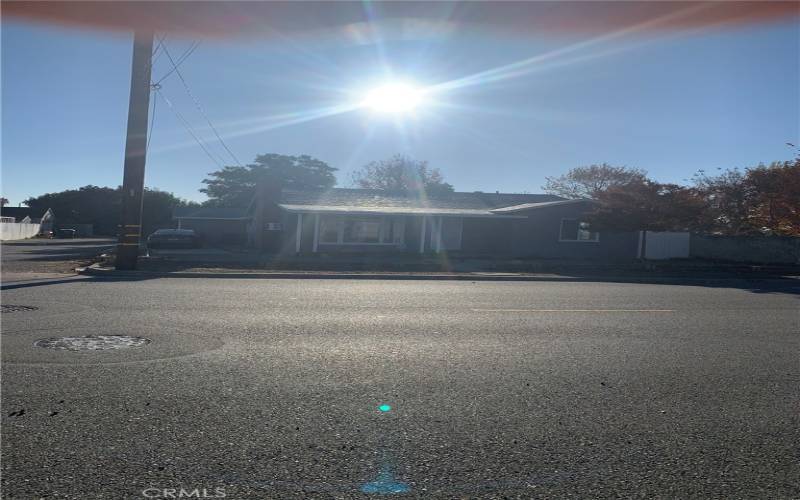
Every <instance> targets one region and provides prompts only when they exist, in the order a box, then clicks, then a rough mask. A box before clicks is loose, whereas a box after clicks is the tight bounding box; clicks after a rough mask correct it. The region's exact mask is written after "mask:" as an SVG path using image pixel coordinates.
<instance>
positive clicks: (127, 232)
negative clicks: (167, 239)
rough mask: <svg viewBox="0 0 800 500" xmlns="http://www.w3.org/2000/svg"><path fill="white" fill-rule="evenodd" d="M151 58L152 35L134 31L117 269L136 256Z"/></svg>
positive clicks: (128, 266) (133, 262)
mask: <svg viewBox="0 0 800 500" xmlns="http://www.w3.org/2000/svg"><path fill="white" fill-rule="evenodd" d="M152 55H153V33H152V32H146V31H136V32H135V33H134V36H133V64H132V67H131V97H130V102H129V104H128V138H127V140H126V142H125V171H124V173H123V177H122V223H121V224H120V227H119V240H118V243H117V260H116V267H117V269H136V260H137V258H138V257H139V240H140V239H141V236H142V198H143V194H144V166H145V160H146V155H147V117H148V111H149V107H150V67H151V64H152V61H151V59H152Z"/></svg>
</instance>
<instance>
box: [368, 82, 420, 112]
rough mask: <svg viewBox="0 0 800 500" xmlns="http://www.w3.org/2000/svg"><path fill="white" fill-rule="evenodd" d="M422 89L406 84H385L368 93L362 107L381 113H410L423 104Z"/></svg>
mask: <svg viewBox="0 0 800 500" xmlns="http://www.w3.org/2000/svg"><path fill="white" fill-rule="evenodd" d="M423 97H424V92H423V90H422V89H421V88H419V87H417V86H415V85H412V84H410V83H404V82H392V83H385V84H383V85H380V86H378V87H375V88H373V89H372V90H370V91H369V92H367V95H366V97H365V98H364V101H363V102H362V105H363V106H364V107H365V108H369V109H371V110H372V111H375V112H379V113H394V114H401V113H410V112H412V111H414V110H415V109H416V108H417V107H419V105H420V104H421V103H422V101H423Z"/></svg>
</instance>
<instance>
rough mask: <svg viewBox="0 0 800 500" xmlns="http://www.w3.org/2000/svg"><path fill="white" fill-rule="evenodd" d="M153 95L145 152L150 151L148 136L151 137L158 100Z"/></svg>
mask: <svg viewBox="0 0 800 500" xmlns="http://www.w3.org/2000/svg"><path fill="white" fill-rule="evenodd" d="M150 88H151V89H152V90H154V91H157V90H158V87H156V86H155V85H151V87H150ZM153 97H154V99H153V111H152V112H151V113H150V130H149V131H148V132H147V144H146V145H145V147H144V151H145V153H147V152H148V151H150V138H151V137H153V127H154V126H155V123H156V102H158V99H155V96H153Z"/></svg>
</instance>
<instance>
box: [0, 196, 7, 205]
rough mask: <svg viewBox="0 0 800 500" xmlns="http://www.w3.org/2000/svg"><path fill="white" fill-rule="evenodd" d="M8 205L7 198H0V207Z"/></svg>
mask: <svg viewBox="0 0 800 500" xmlns="http://www.w3.org/2000/svg"><path fill="white" fill-rule="evenodd" d="M6 205H8V198H0V207H4V206H6Z"/></svg>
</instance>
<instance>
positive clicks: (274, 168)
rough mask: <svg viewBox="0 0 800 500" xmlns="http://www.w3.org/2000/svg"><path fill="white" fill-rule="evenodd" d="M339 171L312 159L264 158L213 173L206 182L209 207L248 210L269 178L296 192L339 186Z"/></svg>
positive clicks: (292, 157) (280, 156) (204, 190)
mask: <svg viewBox="0 0 800 500" xmlns="http://www.w3.org/2000/svg"><path fill="white" fill-rule="evenodd" d="M336 170H337V169H335V168H333V167H331V166H329V165H328V164H327V163H325V162H323V161H322V160H318V159H316V158H312V157H311V156H308V155H301V156H285V155H279V154H263V155H258V156H256V159H255V162H254V163H251V164H249V165H247V166H244V167H230V166H228V167H224V168H223V169H222V170H217V171H216V172H211V173H209V174H208V175H209V178H207V179H204V180H203V184H205V185H206V187H205V188H203V189H201V190H200V192H202V193H205V194H206V195H207V196H208V198H209V200H208V201H207V202H205V203H204V204H205V205H210V206H219V207H246V206H247V205H248V204H249V203H250V201H251V200H252V198H253V195H254V194H255V189H256V184H258V182H259V180H260V179H264V178H266V177H267V176H269V177H270V178H272V179H275V180H277V181H278V182H280V183H281V184H282V186H283V187H286V188H293V189H325V188H329V187H332V186H333V185H334V184H336V177H335V176H334V172H336Z"/></svg>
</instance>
